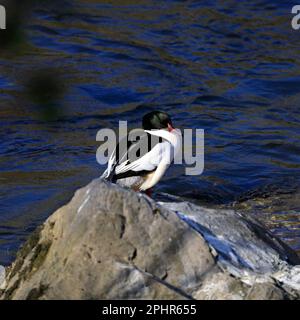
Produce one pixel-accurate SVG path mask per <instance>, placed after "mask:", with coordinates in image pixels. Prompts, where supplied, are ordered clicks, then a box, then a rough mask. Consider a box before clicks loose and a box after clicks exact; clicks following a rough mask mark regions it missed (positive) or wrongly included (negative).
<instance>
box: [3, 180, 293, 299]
mask: <svg viewBox="0 0 300 320" xmlns="http://www.w3.org/2000/svg"><path fill="white" fill-rule="evenodd" d="M173 205H174V203H168V204H157V203H155V202H154V201H153V200H152V199H150V198H148V197H147V196H144V195H141V194H138V193H135V192H133V191H131V190H127V189H124V188H122V187H120V186H117V185H112V184H109V183H107V182H104V181H102V180H101V179H96V180H94V181H92V182H91V183H90V184H89V185H88V186H86V187H84V188H82V189H80V190H78V191H77V192H76V193H75V195H74V197H73V199H72V200H71V201H70V202H69V203H68V204H67V205H65V206H63V207H61V208H60V209H58V210H57V211H56V212H55V213H54V214H52V215H51V216H50V217H49V218H48V219H47V221H46V222H45V223H44V224H43V225H42V226H41V227H40V228H39V229H38V230H37V231H36V232H35V233H34V234H33V235H32V236H31V237H30V238H29V240H28V241H27V242H26V244H25V245H24V246H23V248H22V249H20V250H19V252H18V255H17V258H16V261H15V262H14V263H13V264H12V265H11V266H10V267H9V268H8V272H7V275H6V286H5V289H4V291H3V293H2V295H1V299H283V298H296V295H295V292H297V288H295V287H293V281H294V280H295V279H296V277H297V274H298V273H297V272H296V271H295V274H292V273H291V270H292V267H291V266H290V264H289V263H288V257H287V256H285V254H284V248H282V247H281V245H280V244H279V245H278V243H277V242H276V241H275V240H274V241H273V240H272V239H269V240H270V241H271V244H272V245H270V243H268V241H265V239H262V238H260V236H259V235H257V234H256V233H255V232H253V230H251V228H250V227H249V226H248V225H247V223H245V221H244V220H243V219H242V218H241V217H240V216H239V215H238V214H235V213H234V212H227V211H224V212H223V211H222V212H214V211H206V210H207V209H203V208H200V207H196V206H195V207H194V206H193V205H190V204H188V205H187V204H186V203H182V204H176V205H175V207H173ZM179 211H180V213H179ZM203 212H205V213H204V215H205V216H206V220H203V221H200V220H201V219H200V218H199V215H202V214H203ZM199 219H200V220H199ZM222 223H223V231H222ZM242 247H243V248H242ZM249 248H250V249H249ZM265 252H266V253H265ZM248 255H253V256H251V257H250V256H248ZM291 256H292V254H291ZM270 257H272V259H273V260H274V261H273V262H270V261H267V260H268V258H270ZM276 265H278V266H281V265H284V266H285V269H284V268H283V267H276ZM283 270H287V271H288V272H290V278H289V279H290V283H288V281H287V280H285V279H284V277H283V276H281V278H280V277H279V274H278V279H277V280H276V279H275V277H273V275H274V273H276V272H277V273H278V272H279V271H280V272H284V271H283ZM279 278H280V279H279ZM249 279H251V281H250V280H249ZM275 284H276V285H275ZM281 284H283V286H281ZM291 284H292V285H291ZM291 288H292V289H291ZM289 289H290V291H289ZM290 292H292V293H290Z"/></svg>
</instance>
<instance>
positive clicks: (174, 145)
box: [101, 111, 182, 195]
mask: <svg viewBox="0 0 300 320" xmlns="http://www.w3.org/2000/svg"><path fill="white" fill-rule="evenodd" d="M135 134H137V136H139V137H140V139H139V140H138V141H134V142H133V141H130V140H129V136H127V137H126V139H127V141H125V142H127V143H125V144H124V143H123V150H122V141H121V142H120V143H119V145H118V146H117V147H116V149H115V150H114V152H113V153H112V154H111V156H110V159H109V161H108V166H107V169H106V170H105V171H104V173H103V174H102V176H101V177H102V178H104V179H106V180H109V181H111V182H113V183H118V184H120V185H122V186H126V187H130V188H132V189H133V190H135V191H145V192H146V193H147V194H148V195H150V192H151V188H152V187H153V186H154V185H156V184H157V183H158V182H159V181H160V179H161V178H162V177H163V175H164V174H165V172H166V170H167V169H168V167H169V166H170V164H171V162H172V161H173V160H174V157H175V156H176V154H177V153H178V152H179V151H180V150H181V142H182V141H181V132H180V130H178V129H174V127H173V125H172V121H171V118H170V117H169V115H168V114H166V113H165V112H162V111H153V112H150V113H148V114H146V115H145V116H144V117H143V130H142V129H140V130H138V131H135ZM129 135H130V134H129ZM153 140H155V141H153ZM123 142H124V140H123ZM124 145H126V147H125V148H124Z"/></svg>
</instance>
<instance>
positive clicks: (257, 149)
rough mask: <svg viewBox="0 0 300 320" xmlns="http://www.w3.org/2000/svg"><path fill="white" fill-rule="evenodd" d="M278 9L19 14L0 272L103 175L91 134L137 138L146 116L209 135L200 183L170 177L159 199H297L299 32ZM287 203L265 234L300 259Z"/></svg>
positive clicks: (3, 85) (7, 78)
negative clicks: (110, 131) (130, 131)
mask: <svg viewBox="0 0 300 320" xmlns="http://www.w3.org/2000/svg"><path fill="white" fill-rule="evenodd" d="M137 3H138V4H137ZM285 3H286V4H282V3H281V1H256V0H254V1H154V0H147V1H130V0H126V1H124V0H123V1H101V3H100V1H92V0H81V1H72V5H68V4H66V5H57V3H56V4H53V5H46V4H45V5H43V6H42V5H40V7H37V8H35V9H34V11H33V12H32V14H30V13H28V12H26V15H28V18H27V19H25V24H24V28H23V26H22V36H21V40H20V39H19V40H18V41H20V43H18V47H17V48H15V47H13V48H12V49H11V48H9V49H0V50H1V52H0V117H1V118H0V119H1V120H0V121H1V126H0V134H1V142H0V143H1V148H0V164H1V167H0V170H1V175H0V201H1V206H0V264H8V263H9V262H10V261H11V260H12V259H13V257H14V254H15V252H16V249H17V248H18V246H19V245H20V244H21V243H22V242H23V241H24V239H25V238H26V237H27V236H28V234H29V233H30V232H31V231H32V230H33V229H34V228H35V227H36V226H37V225H39V224H40V223H42V222H43V221H44V220H45V219H46V218H47V217H48V216H49V214H51V213H52V212H53V211H54V210H55V209H56V208H58V207H59V206H60V205H62V204H64V203H65V202H66V201H68V200H69V199H70V197H71V196H72V194H73V192H74V190H76V189H77V188H78V187H80V186H83V185H85V184H86V183H88V182H89V181H90V180H91V179H92V178H94V177H98V176H99V175H100V174H101V172H102V171H103V169H104V168H103V167H101V166H99V165H98V164H97V162H96V158H95V155H96V150H97V148H98V146H99V143H98V142H96V133H97V131H98V130H99V129H101V128H107V127H108V128H115V127H117V126H118V120H128V121H129V122H130V125H131V126H132V127H136V126H140V121H141V117H142V115H144V114H145V113H147V112H149V111H151V110H154V109H162V110H164V111H166V112H168V113H170V115H171V116H172V118H173V122H174V124H175V125H176V126H177V127H180V128H182V129H183V128H202V129H205V170H204V173H203V174H202V175H201V176H185V175H184V171H183V168H182V167H180V166H175V167H173V168H172V169H170V170H169V172H168V175H167V176H166V177H165V179H164V180H163V181H162V182H161V183H160V185H159V186H158V187H157V188H156V191H157V193H160V192H168V193H171V194H175V195H180V196H184V197H187V198H192V199H194V200H196V201H198V202H200V203H204V204H224V203H230V202H232V201H234V200H236V199H239V198H240V197H243V195H244V194H249V192H250V194H251V192H252V191H253V192H254V193H256V194H259V190H261V189H263V190H266V189H267V190H268V188H270V190H271V191H272V190H274V188H275V189H276V190H280V189H283V193H284V190H285V188H287V190H292V191H293V192H297V190H298V188H299V186H300V183H299V176H300V175H299V174H300V142H299V141H300V126H299V119H300V108H299V105H300V62H299V57H300V41H299V40H300V31H294V30H292V28H291V24H290V22H291V18H292V15H291V14H290V11H291V8H292V5H293V3H292V2H289V1H286V2H285ZM24 14H25V12H24ZM0 32H1V31H0ZM0 37H1V33H0ZM22 37H23V38H22ZM41 70H42V71H41ZM41 91H43V92H44V93H45V92H46V93H45V94H44V95H43V94H42V95H41V94H40V92H41ZM49 101H50V102H49ZM48 102H49V103H48ZM290 186H292V187H290ZM272 188H273V189H272ZM257 190H258V191H257ZM299 194H300V193H299ZM278 197H280V192H278ZM285 201H286V210H285V211H284V212H281V213H282V214H281V218H280V219H281V220H280V224H278V226H275V227H274V228H273V231H274V233H276V234H278V235H279V236H281V237H282V239H284V240H285V241H286V242H287V243H289V244H290V245H291V246H293V247H294V248H295V249H297V250H300V219H299V212H300V210H299V209H300V205H299V202H297V201H293V205H292V207H291V206H290V204H289V201H288V199H287V200H285ZM291 212H292V214H291ZM277 214H279V213H278V212H277ZM269 218H270V219H272V218H273V216H272V214H270V216H269Z"/></svg>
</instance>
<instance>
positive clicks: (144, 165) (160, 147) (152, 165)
mask: <svg viewBox="0 0 300 320" xmlns="http://www.w3.org/2000/svg"><path fill="white" fill-rule="evenodd" d="M171 160H172V146H171V144H170V143H169V142H168V141H164V142H161V143H158V144H156V145H155V147H154V148H152V149H151V150H150V151H149V152H148V153H146V154H145V155H144V156H142V157H141V158H139V159H137V160H135V161H133V162H130V161H129V160H127V161H125V162H123V163H121V164H120V165H117V166H116V168H115V173H116V174H117V175H119V174H122V173H125V172H128V171H134V172H136V173H137V175H138V173H139V172H144V171H149V172H152V171H154V170H156V168H157V167H158V165H159V164H160V163H161V162H162V161H163V162H164V163H166V164H170V163H171Z"/></svg>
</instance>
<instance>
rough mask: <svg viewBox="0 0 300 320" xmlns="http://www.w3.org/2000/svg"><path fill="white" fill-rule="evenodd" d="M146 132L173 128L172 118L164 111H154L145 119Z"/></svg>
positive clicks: (145, 116)
mask: <svg viewBox="0 0 300 320" xmlns="http://www.w3.org/2000/svg"><path fill="white" fill-rule="evenodd" d="M143 128H144V130H151V129H168V128H173V126H172V120H171V118H170V116H169V115H168V114H167V113H165V112H163V111H152V112H150V113H147V114H146V115H144V117H143Z"/></svg>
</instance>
